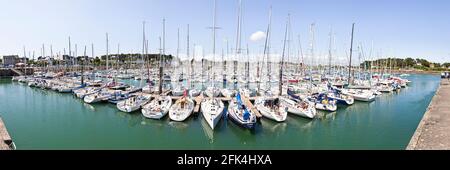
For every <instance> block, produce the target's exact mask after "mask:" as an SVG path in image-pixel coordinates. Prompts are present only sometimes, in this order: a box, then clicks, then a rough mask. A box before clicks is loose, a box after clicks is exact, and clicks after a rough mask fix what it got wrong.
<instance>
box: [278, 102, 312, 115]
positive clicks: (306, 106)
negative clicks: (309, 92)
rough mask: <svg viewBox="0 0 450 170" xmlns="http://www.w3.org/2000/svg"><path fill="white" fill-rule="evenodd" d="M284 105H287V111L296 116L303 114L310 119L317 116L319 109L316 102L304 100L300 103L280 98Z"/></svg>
mask: <svg viewBox="0 0 450 170" xmlns="http://www.w3.org/2000/svg"><path fill="white" fill-rule="evenodd" d="M280 100H281V103H282V105H284V106H286V107H287V108H288V109H287V111H288V112H289V113H291V114H294V115H296V116H301V117H305V118H309V119H313V118H314V117H316V114H317V111H316V108H315V106H314V103H311V102H304V103H298V102H296V101H294V100H291V99H287V98H280Z"/></svg>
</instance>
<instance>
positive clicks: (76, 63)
mask: <svg viewBox="0 0 450 170" xmlns="http://www.w3.org/2000/svg"><path fill="white" fill-rule="evenodd" d="M77 58H78V49H77V44H75V56H74V63H75V72H76V71H77V65H78V62H77Z"/></svg>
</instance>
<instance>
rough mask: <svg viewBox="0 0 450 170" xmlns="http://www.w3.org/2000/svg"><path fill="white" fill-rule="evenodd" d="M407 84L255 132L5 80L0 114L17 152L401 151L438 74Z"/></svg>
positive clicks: (266, 122) (1, 83)
mask: <svg viewBox="0 0 450 170" xmlns="http://www.w3.org/2000/svg"><path fill="white" fill-rule="evenodd" d="M408 79H409V80H411V81H413V82H412V83H411V85H410V86H409V87H407V88H404V89H402V90H401V91H400V92H399V93H392V94H383V95H382V96H381V97H378V98H377V99H376V101H374V102H371V103H363V102H356V103H355V104H354V105H352V106H349V107H341V108H339V109H338V111H337V112H335V113H322V112H320V114H321V116H320V117H319V118H316V119H314V120H308V119H304V118H301V117H297V116H292V115H289V116H288V119H287V121H286V122H285V123H274V122H272V121H270V120H267V119H262V120H261V124H258V126H257V130H256V131H255V132H250V131H247V130H244V129H241V128H240V127H238V126H236V125H235V124H233V122H231V121H224V119H222V121H221V122H220V124H219V125H218V126H217V129H216V130H215V131H214V132H212V131H211V130H210V129H209V127H208V126H207V124H206V122H205V121H204V120H203V117H202V116H201V115H194V116H192V117H190V118H189V119H188V120H187V121H186V122H183V123H174V122H170V121H169V119H168V117H166V118H164V119H163V120H159V121H158V120H149V119H145V118H144V117H143V116H141V114H139V113H135V114H127V113H122V112H120V111H118V110H117V109H116V107H115V105H112V104H107V103H104V104H94V105H89V104H84V103H83V102H82V101H81V100H80V99H77V98H75V97H73V96H72V95H70V94H60V93H57V92H53V91H45V90H41V89H37V88H30V87H28V86H26V85H22V84H20V83H17V82H11V80H10V79H0V115H1V116H2V118H3V121H4V122H5V123H6V125H7V127H8V131H9V133H10V135H11V137H12V138H13V140H14V142H15V144H16V146H17V148H18V149H404V148H405V147H406V146H407V144H408V142H409V140H410V138H411V136H412V135H413V133H414V131H415V129H416V127H417V125H418V123H419V121H420V119H421V118H422V116H423V114H424V112H425V110H426V108H427V107H428V105H429V103H430V101H431V99H432V97H433V95H434V94H435V92H436V89H437V87H438V86H439V77H438V76H431V75H411V76H410V77H408Z"/></svg>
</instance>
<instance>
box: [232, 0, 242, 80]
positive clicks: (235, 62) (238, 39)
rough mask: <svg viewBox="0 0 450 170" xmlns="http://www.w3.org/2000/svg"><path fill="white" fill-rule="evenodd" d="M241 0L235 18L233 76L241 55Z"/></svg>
mask: <svg viewBox="0 0 450 170" xmlns="http://www.w3.org/2000/svg"><path fill="white" fill-rule="evenodd" d="M241 10H242V0H239V6H238V16H237V21H238V25H237V31H236V34H237V35H236V36H237V38H236V56H235V60H234V75H236V74H237V62H238V61H237V60H239V57H240V54H241V27H242V16H241V13H242V11H241Z"/></svg>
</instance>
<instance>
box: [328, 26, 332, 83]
mask: <svg viewBox="0 0 450 170" xmlns="http://www.w3.org/2000/svg"><path fill="white" fill-rule="evenodd" d="M329 36H330V44H329V47H328V75H330V74H331V48H332V47H331V43H332V41H333V28H330V35H329Z"/></svg>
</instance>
